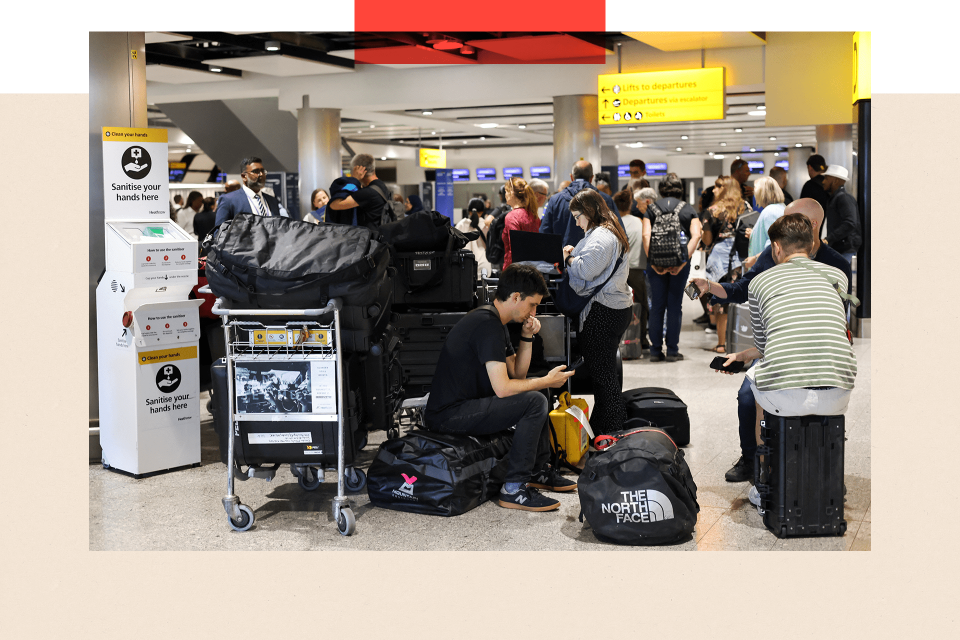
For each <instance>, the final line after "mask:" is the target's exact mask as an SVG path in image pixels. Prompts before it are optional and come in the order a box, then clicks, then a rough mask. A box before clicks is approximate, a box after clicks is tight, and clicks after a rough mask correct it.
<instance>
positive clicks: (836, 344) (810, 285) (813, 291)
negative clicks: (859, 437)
mask: <svg viewBox="0 0 960 640" xmlns="http://www.w3.org/2000/svg"><path fill="white" fill-rule="evenodd" d="M801 265H805V266H807V267H809V269H808V268H805V267H804V266H801ZM811 269H813V270H815V271H816V273H814V271H811ZM824 276H826V277H824ZM828 279H829V280H830V281H831V282H839V283H840V286H841V287H843V291H846V290H847V278H846V276H845V275H844V274H843V272H842V271H840V270H839V269H836V268H835V267H831V266H828V265H825V264H822V263H819V262H815V261H813V260H810V259H809V258H793V259H792V260H790V261H789V262H785V263H782V264H779V265H777V266H775V267H773V268H772V269H768V270H767V271H764V272H763V273H761V274H760V275H758V276H757V277H756V278H754V279H753V280H752V281H751V282H750V288H749V291H750V294H749V299H750V317H751V321H752V324H753V340H754V344H755V345H756V347H757V349H758V350H759V351H760V353H762V354H763V359H762V360H761V361H760V362H759V363H758V364H757V367H756V373H755V375H756V378H755V379H756V384H757V389H760V390H761V391H775V390H779V389H800V388H804V387H839V388H841V389H853V380H854V378H855V377H856V375H857V361H856V357H855V356H854V355H853V349H852V347H851V346H850V341H849V340H848V339H847V323H846V314H845V313H844V309H843V301H842V300H841V299H840V295H839V294H838V293H837V291H836V290H835V289H834V288H833V286H832V285H831V282H828Z"/></svg>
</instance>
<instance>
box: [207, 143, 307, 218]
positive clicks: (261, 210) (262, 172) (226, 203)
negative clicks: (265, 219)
mask: <svg viewBox="0 0 960 640" xmlns="http://www.w3.org/2000/svg"><path fill="white" fill-rule="evenodd" d="M240 177H241V178H242V179H243V185H242V187H241V188H240V189H237V190H236V191H232V192H230V193H225V194H223V195H222V196H220V204H218V205H217V220H216V226H218V227H219V226H220V225H221V224H223V223H224V222H226V221H227V220H233V218H234V216H236V215H237V214H238V213H255V214H257V215H261V216H282V217H284V218H289V217H290V214H289V213H287V210H286V209H284V208H283V205H282V204H280V202H279V201H278V200H277V199H276V198H275V197H273V196H272V195H270V194H269V193H264V192H262V189H263V185H265V184H266V183H267V170H266V169H264V168H263V161H262V160H260V158H256V157H253V156H251V157H249V158H244V159H243V162H241V163H240Z"/></svg>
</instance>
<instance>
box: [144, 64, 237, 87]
mask: <svg viewBox="0 0 960 640" xmlns="http://www.w3.org/2000/svg"><path fill="white" fill-rule="evenodd" d="M239 79H240V78H237V77H236V76H222V75H219V74H216V73H210V72H207V71H195V70H193V69H185V68H183V67H169V66H167V65H165V64H148V65H147V80H149V81H151V82H163V83H166V84H191V83H196V82H230V81H235V80H239Z"/></svg>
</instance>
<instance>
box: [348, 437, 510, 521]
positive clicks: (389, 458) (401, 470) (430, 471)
mask: <svg viewBox="0 0 960 640" xmlns="http://www.w3.org/2000/svg"><path fill="white" fill-rule="evenodd" d="M512 442H513V434H512V433H500V434H495V435H492V436H467V435H452V434H446V433H434V432H429V431H411V432H410V433H408V434H407V435H405V436H403V437H402V438H393V439H391V440H387V441H386V442H384V443H383V444H381V445H380V450H379V451H377V457H376V458H374V461H373V462H372V463H371V464H370V470H369V471H368V472H367V493H368V494H369V496H370V502H372V503H373V504H374V505H376V506H378V507H384V508H387V509H395V510H397V511H407V512H410V513H423V514H427V515H435V516H458V515H460V514H463V513H466V512H467V511H470V510H471V509H473V508H475V507H477V506H479V505H480V504H482V503H483V502H486V501H487V500H489V499H491V498H493V497H495V496H496V495H497V493H499V491H500V487H501V485H502V484H503V478H502V477H499V476H500V475H501V474H504V473H505V464H502V463H504V459H505V458H506V456H507V454H508V453H509V452H510V445H511V444H512Z"/></svg>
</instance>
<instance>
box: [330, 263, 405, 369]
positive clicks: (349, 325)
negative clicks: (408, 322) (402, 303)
mask: <svg viewBox="0 0 960 640" xmlns="http://www.w3.org/2000/svg"><path fill="white" fill-rule="evenodd" d="M383 282H384V284H383V286H382V288H381V289H380V293H379V295H378V297H377V298H376V299H375V300H373V301H372V302H371V303H370V304H367V305H363V306H360V305H345V306H344V307H343V309H341V310H340V344H341V345H342V346H343V349H344V351H346V352H350V353H352V352H355V353H367V352H368V351H369V350H370V348H371V347H372V346H373V345H374V344H376V343H377V341H378V340H380V339H381V337H382V336H383V332H384V331H385V330H386V328H387V324H388V323H389V321H390V317H391V313H392V309H393V286H392V283H391V281H390V279H389V278H388V277H386V276H385V277H384V281H383Z"/></svg>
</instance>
